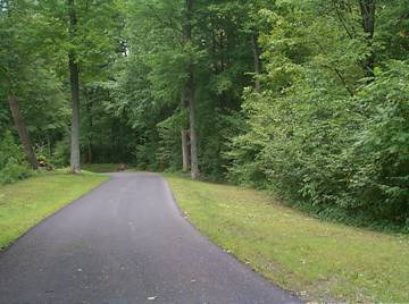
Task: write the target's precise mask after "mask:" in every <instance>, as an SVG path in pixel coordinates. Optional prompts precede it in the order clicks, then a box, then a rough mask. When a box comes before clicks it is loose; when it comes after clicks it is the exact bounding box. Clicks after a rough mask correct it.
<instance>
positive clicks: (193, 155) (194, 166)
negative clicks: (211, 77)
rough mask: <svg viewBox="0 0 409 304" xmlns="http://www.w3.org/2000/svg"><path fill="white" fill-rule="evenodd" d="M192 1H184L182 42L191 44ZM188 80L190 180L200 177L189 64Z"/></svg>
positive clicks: (186, 95)
mask: <svg viewBox="0 0 409 304" xmlns="http://www.w3.org/2000/svg"><path fill="white" fill-rule="evenodd" d="M193 7H194V0H186V16H185V22H184V31H183V32H184V42H185V44H190V43H191V42H192V13H193ZM187 74H188V79H187V81H186V84H185V89H184V95H185V99H186V103H187V105H188V109H189V127H190V162H191V163H190V170H191V175H192V179H197V178H199V176H200V170H199V160H198V155H197V133H196V113H195V111H196V104H195V103H196V101H195V79H194V65H193V62H191V63H190V64H189V65H188V67H187Z"/></svg>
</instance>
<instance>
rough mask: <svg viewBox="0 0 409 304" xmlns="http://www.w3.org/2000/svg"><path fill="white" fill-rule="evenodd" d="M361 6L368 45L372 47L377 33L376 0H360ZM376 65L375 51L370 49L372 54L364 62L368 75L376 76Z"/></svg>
mask: <svg viewBox="0 0 409 304" xmlns="http://www.w3.org/2000/svg"><path fill="white" fill-rule="evenodd" d="M359 7H360V11H361V18H362V27H363V29H364V32H365V33H366V34H367V39H368V45H369V47H372V40H373V37H374V33H375V11H376V0H359ZM374 66H375V53H374V52H373V50H370V54H369V55H368V56H367V58H366V60H365V62H364V67H365V70H366V75H367V76H368V77H373V76H374Z"/></svg>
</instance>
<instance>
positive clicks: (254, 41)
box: [251, 32, 261, 92]
mask: <svg viewBox="0 0 409 304" xmlns="http://www.w3.org/2000/svg"><path fill="white" fill-rule="evenodd" d="M251 49H252V51H253V61H254V73H255V76H256V77H255V82H254V87H255V89H256V92H260V89H261V87H260V79H259V78H258V76H260V74H261V60H260V55H261V49H260V46H259V44H258V35H257V33H256V32H253V33H251Z"/></svg>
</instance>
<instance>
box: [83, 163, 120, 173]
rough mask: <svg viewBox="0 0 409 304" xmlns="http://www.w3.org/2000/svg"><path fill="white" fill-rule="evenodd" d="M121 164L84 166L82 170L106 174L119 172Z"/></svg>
mask: <svg viewBox="0 0 409 304" xmlns="http://www.w3.org/2000/svg"><path fill="white" fill-rule="evenodd" d="M118 167H119V164H111V163H103V164H84V165H82V169H84V170H87V171H90V172H95V173H106V172H115V171H117V169H118Z"/></svg>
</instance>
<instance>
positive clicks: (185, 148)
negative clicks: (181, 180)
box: [181, 130, 190, 172]
mask: <svg viewBox="0 0 409 304" xmlns="http://www.w3.org/2000/svg"><path fill="white" fill-rule="evenodd" d="M188 134H189V131H187V130H182V132H181V136H182V156H183V172H188V171H189V169H190V153H189V138H188Z"/></svg>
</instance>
